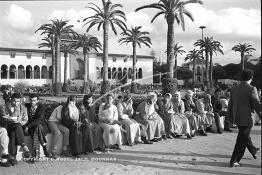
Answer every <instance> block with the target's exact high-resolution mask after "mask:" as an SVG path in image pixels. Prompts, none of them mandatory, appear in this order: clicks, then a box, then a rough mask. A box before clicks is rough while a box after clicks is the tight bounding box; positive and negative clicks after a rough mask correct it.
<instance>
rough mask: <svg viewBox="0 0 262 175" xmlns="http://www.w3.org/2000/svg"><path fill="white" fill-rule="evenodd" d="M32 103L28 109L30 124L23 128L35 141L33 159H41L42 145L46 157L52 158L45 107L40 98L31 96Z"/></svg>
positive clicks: (28, 105) (27, 105)
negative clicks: (47, 138) (47, 135)
mask: <svg viewBox="0 0 262 175" xmlns="http://www.w3.org/2000/svg"><path fill="white" fill-rule="evenodd" d="M29 100H30V103H27V104H26V105H25V106H26V108H27V114H28V122H27V123H26V124H25V125H24V126H23V128H24V133H25V134H26V135H27V134H28V135H30V136H31V137H32V139H33V157H34V158H40V144H41V146H42V147H43V150H44V154H45V156H46V157H51V154H50V153H49V152H48V148H47V140H46V137H45V136H46V134H47V132H48V126H47V123H46V122H45V109H46V107H45V105H44V104H42V103H40V102H39V96H38V95H36V94H30V97H29Z"/></svg>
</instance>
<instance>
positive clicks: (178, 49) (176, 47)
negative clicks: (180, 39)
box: [173, 43, 186, 78]
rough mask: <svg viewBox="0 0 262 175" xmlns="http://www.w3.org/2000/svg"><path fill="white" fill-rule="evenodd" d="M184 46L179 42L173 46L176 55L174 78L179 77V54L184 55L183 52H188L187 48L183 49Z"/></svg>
mask: <svg viewBox="0 0 262 175" xmlns="http://www.w3.org/2000/svg"><path fill="white" fill-rule="evenodd" d="M182 47H183V46H179V45H178V43H176V44H175V45H174V47H173V49H174V57H175V75H174V78H177V55H178V54H179V55H182V54H183V53H186V51H185V50H183V49H182Z"/></svg>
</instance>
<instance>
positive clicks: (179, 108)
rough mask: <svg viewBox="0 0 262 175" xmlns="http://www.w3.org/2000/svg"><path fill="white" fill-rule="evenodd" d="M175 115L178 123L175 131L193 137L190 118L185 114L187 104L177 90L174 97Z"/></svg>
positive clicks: (189, 137)
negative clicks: (185, 104)
mask: <svg viewBox="0 0 262 175" xmlns="http://www.w3.org/2000/svg"><path fill="white" fill-rule="evenodd" d="M172 104H173V110H174V116H175V120H176V123H177V126H178V127H177V129H176V131H175V133H176V134H177V136H179V135H185V136H187V138H188V139H191V134H190V133H191V130H190V125H189V121H188V119H187V118H186V117H185V115H184V111H185V106H184V102H183V101H182V99H181V95H180V92H178V91H177V92H175V93H174V96H173V98H172Z"/></svg>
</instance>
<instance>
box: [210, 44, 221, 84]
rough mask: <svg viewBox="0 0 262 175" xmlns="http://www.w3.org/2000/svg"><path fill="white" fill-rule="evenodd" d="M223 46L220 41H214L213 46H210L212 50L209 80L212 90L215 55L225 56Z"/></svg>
mask: <svg viewBox="0 0 262 175" xmlns="http://www.w3.org/2000/svg"><path fill="white" fill-rule="evenodd" d="M222 47H223V46H222V45H221V43H220V42H219V41H215V40H212V42H211V46H210V50H209V54H210V66H209V67H210V70H209V78H210V83H211V84H210V85H211V88H213V59H212V58H213V54H214V53H215V54H216V53H217V52H219V53H221V54H223V55H224V53H223V51H222Z"/></svg>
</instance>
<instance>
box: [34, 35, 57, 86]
mask: <svg viewBox="0 0 262 175" xmlns="http://www.w3.org/2000/svg"><path fill="white" fill-rule="evenodd" d="M42 40H43V41H45V42H43V43H40V44H39V45H38V47H39V48H42V47H47V48H51V52H52V54H51V55H52V56H51V57H52V84H54V83H55V53H56V52H55V39H54V37H52V36H51V37H50V38H48V37H45V38H43V39H42ZM49 71H50V70H49Z"/></svg>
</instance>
